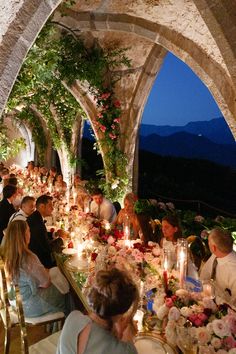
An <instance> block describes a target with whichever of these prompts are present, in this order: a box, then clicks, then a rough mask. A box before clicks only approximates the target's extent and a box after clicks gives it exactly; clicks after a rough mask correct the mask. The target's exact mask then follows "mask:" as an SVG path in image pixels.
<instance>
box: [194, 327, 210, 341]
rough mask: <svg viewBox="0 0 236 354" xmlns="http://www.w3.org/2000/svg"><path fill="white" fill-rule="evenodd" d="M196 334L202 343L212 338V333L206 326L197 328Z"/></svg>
mask: <svg viewBox="0 0 236 354" xmlns="http://www.w3.org/2000/svg"><path fill="white" fill-rule="evenodd" d="M195 333H196V336H197V339H198V341H199V343H200V344H201V345H205V344H207V343H208V342H209V341H210V340H211V335H210V333H209V332H208V330H207V329H206V327H199V328H196V332H195Z"/></svg>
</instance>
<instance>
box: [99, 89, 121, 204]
mask: <svg viewBox="0 0 236 354" xmlns="http://www.w3.org/2000/svg"><path fill="white" fill-rule="evenodd" d="M95 99H96V103H97V108H98V114H97V116H96V121H95V123H94V128H95V129H96V130H97V131H100V133H102V135H103V138H102V139H100V140H98V143H97V148H98V149H99V144H100V145H101V146H103V145H106V149H107V153H106V155H105V156H104V166H105V169H104V170H105V171H104V170H100V171H98V172H97V174H98V175H100V176H101V177H102V178H101V179H100V182H99V187H101V188H102V189H103V190H104V192H105V194H106V196H107V197H108V198H110V199H111V200H113V201H116V200H120V199H122V198H123V195H124V191H125V189H126V186H127V184H128V175H127V172H126V166H127V158H126V156H125V154H124V153H123V152H122V151H121V150H120V149H119V147H118V140H119V136H120V121H121V105H120V102H119V101H118V100H117V99H115V97H114V93H113V92H112V91H111V90H110V91H108V90H107V91H106V92H103V93H101V94H97V95H96V96H95ZM105 172H106V173H105ZM105 176H106V177H108V178H106V179H105Z"/></svg>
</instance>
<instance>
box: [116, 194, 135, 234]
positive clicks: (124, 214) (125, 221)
mask: <svg viewBox="0 0 236 354" xmlns="http://www.w3.org/2000/svg"><path fill="white" fill-rule="evenodd" d="M136 201H137V197H136V195H135V194H134V193H128V194H126V196H125V198H124V208H123V209H121V210H120V211H119V213H118V215H117V218H116V220H115V222H114V225H117V226H118V227H119V226H120V227H122V228H123V231H125V230H124V228H125V225H128V227H129V231H130V238H131V239H137V238H142V232H141V227H140V223H139V219H138V216H137V214H136V212H135V210H134V204H135V202H136Z"/></svg>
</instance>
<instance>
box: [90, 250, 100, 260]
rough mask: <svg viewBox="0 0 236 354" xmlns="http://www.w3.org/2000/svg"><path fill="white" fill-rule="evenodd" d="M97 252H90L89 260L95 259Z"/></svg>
mask: <svg viewBox="0 0 236 354" xmlns="http://www.w3.org/2000/svg"><path fill="white" fill-rule="evenodd" d="M97 256H98V254H97V253H96V252H92V253H91V261H95V260H96V258H97Z"/></svg>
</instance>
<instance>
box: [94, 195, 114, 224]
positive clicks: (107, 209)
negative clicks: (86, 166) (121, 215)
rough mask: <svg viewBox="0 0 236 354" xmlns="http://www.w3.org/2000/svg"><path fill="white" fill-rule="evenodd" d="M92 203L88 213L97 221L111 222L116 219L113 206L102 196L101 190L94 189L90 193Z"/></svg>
mask: <svg viewBox="0 0 236 354" xmlns="http://www.w3.org/2000/svg"><path fill="white" fill-rule="evenodd" d="M91 196H92V199H93V200H92V202H91V204H90V211H91V213H93V214H94V215H95V216H96V217H97V218H98V219H100V220H106V221H109V222H112V221H114V220H115V218H116V210H115V207H114V205H113V204H112V203H111V202H110V201H109V200H108V199H106V198H105V197H104V196H103V193H102V191H101V189H96V190H94V191H93V192H92V195H91Z"/></svg>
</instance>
